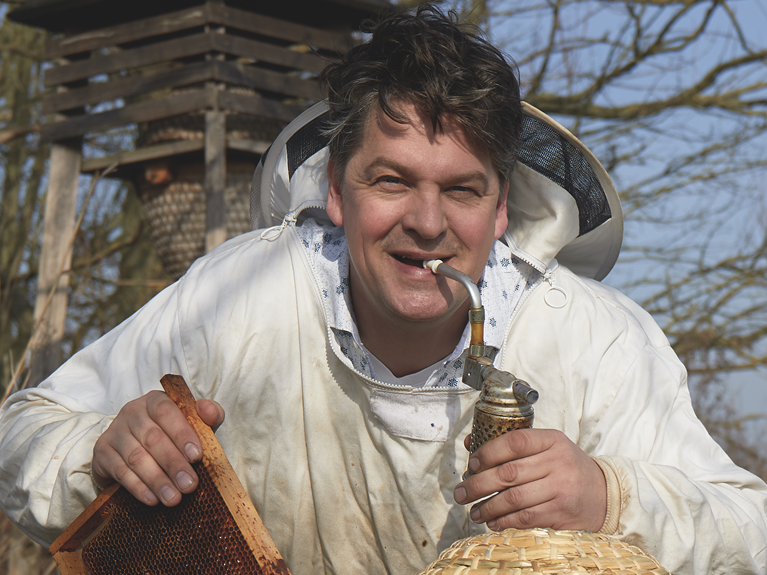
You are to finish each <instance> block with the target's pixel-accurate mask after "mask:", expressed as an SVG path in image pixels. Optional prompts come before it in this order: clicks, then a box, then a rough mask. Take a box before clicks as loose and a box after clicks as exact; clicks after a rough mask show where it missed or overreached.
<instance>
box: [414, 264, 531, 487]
mask: <svg viewBox="0 0 767 575" xmlns="http://www.w3.org/2000/svg"><path fill="white" fill-rule="evenodd" d="M423 267H425V268H427V269H430V270H431V271H432V273H434V274H438V275H443V276H445V277H447V278H450V279H452V280H454V281H457V282H458V283H460V284H461V285H463V287H464V288H466V291H467V292H469V298H470V299H471V306H470V308H469V324H470V328H471V339H470V342H469V356H468V358H467V359H466V363H465V364H464V368H463V378H462V381H463V383H465V384H466V385H468V386H471V387H473V388H474V389H476V390H477V391H479V392H480V394H479V400H478V401H477V403H476V405H475V406H474V422H473V424H472V428H471V446H470V448H469V451H470V453H474V452H475V451H477V449H479V448H480V447H482V446H483V445H484V444H485V443H487V442H488V441H490V440H491V439H495V438H496V437H499V436H501V435H503V434H504V433H508V432H509V431H512V430H514V429H526V428H529V427H532V426H533V415H534V414H533V404H534V403H535V402H536V401H538V392H537V391H535V390H534V389H533V388H532V387H530V386H529V385H528V384H527V383H526V382H524V381H522V380H521V379H518V378H516V377H515V376H514V375H513V374H511V373H509V372H508V371H502V370H500V369H497V368H495V367H493V364H492V362H491V361H490V360H489V359H488V358H486V357H485V343H484V323H485V308H483V307H482V300H481V298H480V294H479V288H478V287H477V286H476V284H475V283H474V282H473V281H472V280H471V278H470V277H469V276H467V275H466V274H464V273H462V272H459V271H458V270H456V269H454V268H451V267H450V266H448V265H447V264H445V263H443V262H442V261H441V260H428V261H424V262H423ZM469 475H472V471H471V470H467V471H466V473H465V474H464V479H466V477H468V476H469Z"/></svg>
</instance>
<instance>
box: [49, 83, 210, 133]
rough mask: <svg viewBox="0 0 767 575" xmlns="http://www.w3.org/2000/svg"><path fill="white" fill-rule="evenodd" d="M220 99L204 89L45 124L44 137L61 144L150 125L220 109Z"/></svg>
mask: <svg viewBox="0 0 767 575" xmlns="http://www.w3.org/2000/svg"><path fill="white" fill-rule="evenodd" d="M216 97H217V91H216V89H215V88H204V89H201V90H194V91H191V92H187V93H185V94H173V95H170V96H168V97H167V98H163V99H162V100H151V101H148V102H140V103H138V104H131V105H129V106H124V107H122V108H119V109H117V110H110V111H108V112H101V113H100V114H88V115H85V116H77V117H74V118H71V119H69V120H64V121H63V122H57V123H55V124H43V126H42V129H41V133H42V136H43V138H45V139H46V140H61V139H64V138H71V137H73V136H81V135H83V134H86V133H88V132H102V131H104V130H108V129H110V128H114V127H116V126H124V125H125V124H132V123H134V122H149V121H151V120H159V119H160V118H168V117H170V116H177V115H179V114H184V113H186V112H193V111H196V110H204V109H206V108H213V107H215V105H216Z"/></svg>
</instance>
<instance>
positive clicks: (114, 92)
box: [43, 60, 322, 114]
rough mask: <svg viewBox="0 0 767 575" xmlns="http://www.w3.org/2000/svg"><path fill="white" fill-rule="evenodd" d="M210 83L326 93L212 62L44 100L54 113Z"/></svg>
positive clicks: (305, 83)
mask: <svg viewBox="0 0 767 575" xmlns="http://www.w3.org/2000/svg"><path fill="white" fill-rule="evenodd" d="M206 80H213V81H216V82H226V83H229V84H236V85H238V86H247V87H249V88H254V89H257V90H265V91H269V92H276V93H279V94H288V95H291V96H297V97H299V98H308V99H310V100H320V99H321V98H322V91H321V90H320V87H319V84H318V83H317V81H316V80H312V79H304V78H297V77H295V76H288V75H286V74H280V73H279V72H273V71H271V70H262V69H259V68H256V67H253V66H248V65H245V64H236V63H234V62H220V61H218V60H208V61H205V62H194V63H192V64H187V65H185V66H181V67H179V68H176V69H174V70H170V71H168V72H161V73H159V74H152V75H151V76H140V77H136V78H124V79H121V80H113V81H111V82H102V83H96V84H90V85H88V86H86V87H83V88H75V89H71V90H68V91H66V92H61V93H58V94H48V95H46V96H44V97H43V113H44V114H50V113H52V112H58V111H61V110H70V109H72V108H80V107H82V106H86V105H88V104H95V103H97V102H105V101H110V100H115V99H117V98H128V97H130V96H135V95H137V94H146V93H149V92H153V91H155V90H162V89H164V88H177V87H179V86H185V85H189V84H195V83H198V82H204V81H206Z"/></svg>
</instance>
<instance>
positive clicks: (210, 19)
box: [45, 4, 352, 60]
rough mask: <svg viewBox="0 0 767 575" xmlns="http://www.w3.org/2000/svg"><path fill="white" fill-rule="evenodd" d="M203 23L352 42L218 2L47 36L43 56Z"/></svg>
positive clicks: (334, 45)
mask: <svg viewBox="0 0 767 575" xmlns="http://www.w3.org/2000/svg"><path fill="white" fill-rule="evenodd" d="M205 24H220V25H223V26H227V27H229V28H234V29H237V30H242V31H245V32H251V33H254V34H259V35H261V36H266V37H269V38H276V39H279V40H287V41H289V42H295V43H304V44H307V45H309V46H314V47H315V48H318V49H323V50H330V51H333V52H345V51H346V50H348V49H349V48H350V47H351V46H352V42H351V41H350V38H349V36H348V35H347V34H344V33H341V32H331V31H327V30H319V29H317V28H311V27H310V26H304V25H302V24H295V23H293V22H286V21H284V20H279V19H277V18H272V17H268V16H261V15H257V14H253V13H252V12H247V11H245V10H238V9H237V8H230V7H228V6H224V5H222V4H205V5H204V6H200V7H196V8H190V9H186V10H179V11H178V12H172V13H170V14H164V15H162V16H155V17H153V18H146V19H144V20H139V21H136V22H129V23H127V24H120V25H118V26H112V27H109V28H101V29H99V30H92V31H90V32H85V33H83V34H77V35H75V36H70V37H65V38H57V39H54V40H50V41H49V42H48V43H46V46H45V58H46V59H47V60H53V59H55V58H61V57H64V56H67V55H69V54H75V53H78V52H85V51H89V50H98V49H100V48H107V47H110V46H117V45H120V44H126V43H129V42H135V41H138V40H144V39H146V38H151V37H153V36H160V35H163V34H170V33H172V32H178V31H181V30H188V29H190V28H196V27H199V26H204V25H205Z"/></svg>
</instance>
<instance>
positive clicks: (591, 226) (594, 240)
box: [250, 102, 623, 280]
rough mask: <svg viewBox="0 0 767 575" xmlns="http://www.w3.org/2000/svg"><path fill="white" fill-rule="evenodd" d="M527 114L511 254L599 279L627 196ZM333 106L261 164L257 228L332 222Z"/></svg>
mask: <svg viewBox="0 0 767 575" xmlns="http://www.w3.org/2000/svg"><path fill="white" fill-rule="evenodd" d="M522 104H523V105H522V110H523V112H524V116H523V121H522V133H521V141H522V145H521V148H520V151H519V157H518V159H517V164H516V166H515V168H514V173H513V175H512V177H511V180H510V182H509V194H508V200H507V209H508V215H509V225H508V227H507V229H506V233H505V234H504V236H503V237H502V238H501V239H502V241H504V242H505V243H506V244H507V245H508V246H509V248H510V249H511V253H512V254H513V255H515V256H517V257H519V258H520V259H522V260H524V261H526V262H527V263H529V264H530V265H532V266H533V267H535V268H537V269H538V270H539V271H541V272H543V271H544V270H545V269H546V268H547V267H548V266H549V265H550V264H551V263H552V261H554V259H555V258H556V260H557V261H558V262H559V263H561V264H563V265H565V266H567V267H569V268H570V269H571V270H573V271H574V272H575V273H577V274H580V275H583V276H586V277H590V278H593V279H596V280H601V279H602V278H604V277H605V276H606V275H607V274H608V272H609V271H610V270H611V269H612V267H613V265H614V264H615V260H616V259H617V258H618V253H619V252H620V247H621V240H622V237H623V214H622V212H621V206H620V200H619V199H618V194H617V192H616V191H615V186H613V183H612V181H611V180H610V177H609V176H608V175H607V172H606V171H605V169H604V168H603V167H602V165H601V164H600V163H599V161H598V160H597V159H596V157H594V155H593V154H592V153H591V152H590V151H589V150H588V148H586V146H584V145H583V144H582V143H581V142H580V141H579V140H578V139H577V138H576V137H575V136H573V135H572V134H571V133H570V132H568V131H567V130H566V129H565V128H563V127H562V126H560V125H559V124H558V123H557V122H555V121H554V120H552V119H551V118H549V117H548V116H547V115H546V114H544V113H543V112H541V111H540V110H538V109H536V108H534V107H533V106H531V105H529V104H526V103H524V102H523V103H522ZM327 111H328V107H327V104H326V103H325V102H320V103H318V104H315V105H314V106H312V107H311V108H309V109H308V110H306V111H305V112H304V113H303V114H301V115H300V116H298V117H297V118H296V119H295V120H293V121H292V122H291V123H290V124H289V125H288V126H287V127H286V128H285V129H284V130H283V131H282V133H281V134H280V135H279V136H278V137H277V139H276V140H275V141H274V143H273V144H272V146H271V147H270V148H269V150H268V151H267V153H266V154H264V155H263V156H262V158H261V161H260V162H259V164H258V167H257V168H256V172H255V174H254V176H253V185H252V187H251V197H250V218H251V226H252V227H253V229H260V228H264V227H270V226H284V225H288V224H290V223H292V222H296V221H300V220H301V219H302V218H305V217H308V216H311V217H313V218H315V219H316V220H318V221H320V222H322V223H325V224H330V225H332V222H331V221H330V218H329V217H328V215H327V213H326V212H325V208H326V206H327V197H328V173H327V164H328V158H329V155H328V147H327V144H328V138H327V137H326V136H324V135H323V134H322V124H323V120H324V117H323V115H324V114H325V113H326V112H327Z"/></svg>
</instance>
